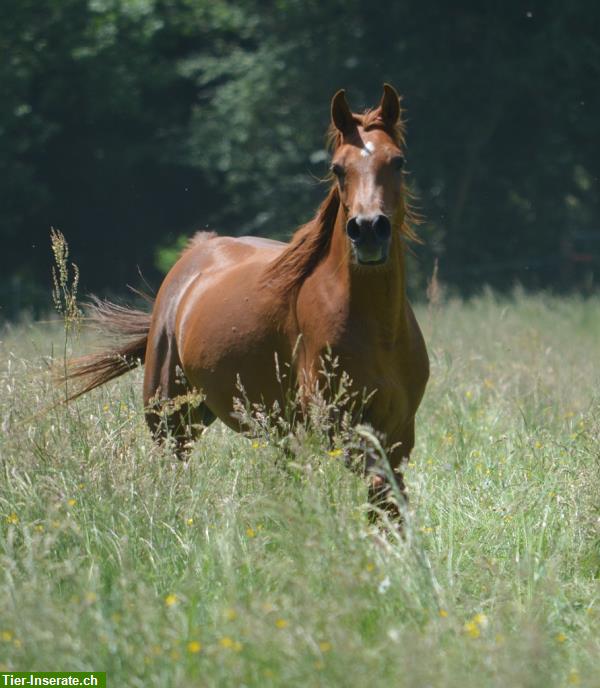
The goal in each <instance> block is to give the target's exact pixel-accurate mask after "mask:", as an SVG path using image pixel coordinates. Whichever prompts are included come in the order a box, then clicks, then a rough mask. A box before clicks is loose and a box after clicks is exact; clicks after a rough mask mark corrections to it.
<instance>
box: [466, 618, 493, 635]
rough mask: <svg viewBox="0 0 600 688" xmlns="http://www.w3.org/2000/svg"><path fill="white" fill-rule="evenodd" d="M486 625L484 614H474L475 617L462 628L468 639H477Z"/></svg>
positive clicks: (486, 619)
mask: <svg viewBox="0 0 600 688" xmlns="http://www.w3.org/2000/svg"><path fill="white" fill-rule="evenodd" d="M487 625H488V618H487V616H486V615H485V614H481V613H479V614H475V616H474V617H473V618H472V619H471V620H470V621H467V622H466V623H465V625H464V626H463V630H464V632H465V633H466V634H467V635H468V636H469V638H479V636H480V635H481V631H482V629H484V628H486V626H487Z"/></svg>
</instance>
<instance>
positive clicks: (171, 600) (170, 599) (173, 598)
mask: <svg viewBox="0 0 600 688" xmlns="http://www.w3.org/2000/svg"><path fill="white" fill-rule="evenodd" d="M177 601H178V598H177V595H175V594H174V593H171V594H169V595H167V596H166V597H165V604H166V605H167V607H172V606H173V605H175V604H177Z"/></svg>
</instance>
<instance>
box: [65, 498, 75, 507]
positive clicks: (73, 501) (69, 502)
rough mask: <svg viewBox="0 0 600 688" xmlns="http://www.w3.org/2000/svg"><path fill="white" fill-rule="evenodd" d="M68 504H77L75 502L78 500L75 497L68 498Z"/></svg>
mask: <svg viewBox="0 0 600 688" xmlns="http://www.w3.org/2000/svg"><path fill="white" fill-rule="evenodd" d="M67 504H68V505H69V506H75V504H77V500H76V499H73V498H71V499H67Z"/></svg>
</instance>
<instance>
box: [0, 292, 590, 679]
mask: <svg viewBox="0 0 600 688" xmlns="http://www.w3.org/2000/svg"><path fill="white" fill-rule="evenodd" d="M419 319H420V322H421V324H422V326H423V330H424V333H425V336H426V340H427V342H428V347H429V351H430V356H431V359H432V376H431V381H430V384H429V387H428V390H427V393H426V397H425V400H424V403H423V405H422V407H421V410H420V412H419V416H418V422H417V445H416V448H415V451H414V453H413V456H412V459H411V462H410V464H409V466H408V468H407V471H406V475H407V483H408V489H409V494H410V505H409V513H408V514H407V518H406V527H405V539H399V538H398V537H397V536H396V535H395V534H394V533H393V532H389V533H387V534H386V533H385V532H384V533H383V534H382V533H381V532H379V534H378V533H377V529H376V528H374V527H373V526H372V525H370V524H369V522H368V520H367V518H366V516H365V500H366V487H365V484H364V481H363V480H362V479H360V478H359V477H357V476H356V475H354V474H351V473H350V472H348V471H347V470H346V469H345V468H344V467H343V466H342V462H341V460H340V458H339V457H338V456H337V455H336V452H331V453H328V451H327V447H326V446H323V445H319V444H318V443H317V442H316V441H311V440H310V438H307V441H306V444H305V446H303V447H302V448H301V449H300V450H299V452H298V455H297V456H295V457H294V460H292V459H290V458H289V456H288V457H287V458H286V456H284V455H283V454H282V453H281V452H280V450H279V449H278V448H277V447H276V446H275V445H272V444H269V443H264V442H258V441H255V442H252V441H250V440H247V439H244V438H243V437H240V436H236V435H234V434H233V433H231V432H229V431H227V430H225V429H224V428H223V427H222V426H219V425H218V424H215V425H214V426H213V427H212V428H211V429H210V430H209V431H208V433H207V434H206V436H205V438H204V439H203V440H202V441H201V442H199V443H198V444H197V445H196V446H195V448H194V450H193V455H192V460H191V461H190V463H189V465H187V466H184V465H182V464H180V463H178V462H177V461H176V460H174V459H173V457H172V456H171V455H170V454H169V453H168V452H167V451H166V450H160V449H157V448H155V447H153V446H152V442H151V440H150V437H149V435H148V433H147V431H146V428H145V425H144V420H143V413H142V409H141V401H140V379H141V374H140V372H139V371H136V372H135V373H132V374H130V375H129V376H128V377H125V378H122V379H121V380H120V381H119V382H118V383H116V384H113V385H109V386H107V387H106V388H104V389H101V390H99V391H98V392H96V393H93V394H91V395H89V396H88V397H87V398H83V399H81V400H80V401H78V402H76V403H75V404H73V405H72V406H70V407H69V408H64V407H59V408H55V409H54V410H50V411H47V412H46V413H44V412H41V410H42V409H44V408H46V407H48V406H49V405H50V404H51V402H52V401H53V400H55V399H57V398H59V397H60V393H61V392H60V390H56V389H53V388H52V386H51V384H50V376H49V373H48V366H49V359H50V357H51V356H52V354H53V352H54V356H55V358H56V359H57V360H59V361H60V359H61V356H62V353H61V352H62V348H63V341H64V336H63V334H62V331H61V329H60V327H58V326H56V327H51V326H49V325H27V324H21V325H19V326H12V327H8V328H6V329H5V330H4V331H3V332H2V334H1V336H0V339H1V340H2V341H1V344H0V351H1V364H0V389H1V396H0V423H1V436H0V466H1V472H2V475H1V479H0V669H1V670H9V669H12V670H30V669H31V670H33V669H36V670H46V671H58V670H98V671H100V670H105V671H106V672H107V677H108V685H109V686H111V687H117V686H119V687H129V686H132V687H133V686H155V687H157V688H158V687H160V688H164V687H171V686H173V687H175V686H368V687H369V688H374V687H378V686H386V687H387V686H410V687H411V688H412V687H421V686H423V687H425V686H444V687H446V686H450V687H452V686H461V687H462V686H467V687H468V686H499V687H500V686H502V687H512V686H544V687H547V686H568V685H581V686H600V299H591V300H580V299H576V298H572V299H555V298H552V297H549V296H543V295H541V296H527V295H523V294H515V295H514V296H513V297H512V298H510V299H506V300H497V299H495V298H494V297H493V296H492V295H489V294H488V295H484V296H481V297H479V298H477V299H474V300H472V301H469V302H467V303H462V302H458V301H457V302H452V301H450V302H448V303H446V304H444V305H442V306H441V307H439V308H437V309H435V310H431V309H427V308H425V307H423V308H421V309H420V311H419ZM80 346H81V345H80ZM332 454H333V455H332Z"/></svg>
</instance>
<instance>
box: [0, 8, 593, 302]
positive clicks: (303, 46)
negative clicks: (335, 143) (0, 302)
mask: <svg viewBox="0 0 600 688" xmlns="http://www.w3.org/2000/svg"><path fill="white" fill-rule="evenodd" d="M599 33H600V9H599V6H597V5H593V4H590V3H589V2H587V0H573V2H569V3H564V2H558V0H551V1H550V2H541V0H534V1H533V2H531V3H529V4H528V6H527V7H524V6H523V3H522V2H520V0H510V1H509V2H504V3H501V4H499V3H483V4H472V3H471V4H469V3H462V4H460V3H459V5H456V3H453V4H448V3H444V2H441V1H437V2H434V3H431V2H430V3H418V2H414V1H413V2H409V3H377V4H375V6H373V5H372V3H371V4H366V3H364V2H360V1H359V0H344V1H343V2H342V1H341V0H331V1H330V2H327V3H323V2H312V1H310V2H306V1H304V2H299V1H296V0H278V1H275V2H267V3H265V2H258V1H257V0H243V1H241V2H231V1H230V0H211V2H208V0H37V1H36V2H33V1H32V0H5V2H3V3H2V5H1V7H0V51H1V52H2V54H3V55H6V56H7V58H6V59H5V60H3V61H2V63H1V64H0V84H1V85H2V93H3V99H2V107H1V108H0V153H1V155H0V236H1V237H2V239H3V252H2V258H1V260H2V263H1V265H2V278H1V281H0V290H3V291H4V292H5V293H7V295H8V296H10V297H11V298H13V299H14V298H16V296H17V295H18V294H17V292H19V291H20V292H22V299H25V300H27V299H30V298H32V295H31V286H32V285H35V284H40V283H43V284H45V283H46V282H47V279H48V273H49V265H48V255H47V252H46V251H45V246H46V236H47V231H48V228H49V226H51V225H55V226H60V227H61V228H62V229H63V231H64V232H65V234H66V236H67V237H69V240H70V241H71V245H72V249H73V252H74V255H76V256H77V259H78V261H79V263H80V267H81V269H82V274H84V275H85V276H86V280H87V282H86V284H85V285H82V286H84V287H85V288H86V289H104V288H112V289H115V288H118V289H121V288H122V287H123V285H124V284H126V283H127V282H131V281H132V279H133V277H134V275H135V274H136V266H139V267H140V268H141V270H142V272H143V273H144V274H147V275H148V277H149V278H150V279H151V280H152V281H153V282H155V283H158V281H159V279H160V274H159V273H160V270H158V271H157V270H155V265H154V257H155V255H156V250H157V246H166V245H168V244H174V243H175V241H176V239H177V237H179V236H181V235H183V234H186V235H187V234H190V233H191V232H192V231H193V230H195V229H200V228H204V227H206V226H207V225H208V226H210V228H211V229H216V230H218V231H220V232H227V233H233V234H241V233H247V232H251V233H257V234H264V235H269V236H274V237H286V236H289V234H290V233H291V232H292V231H293V229H294V228H295V227H296V226H297V225H298V224H300V223H301V222H304V221H306V220H307V219H308V218H309V217H310V216H311V214H312V213H313V212H314V209H315V207H316V205H317V204H318V202H319V200H320V199H321V197H322V196H323V194H324V188H323V185H322V184H320V183H319V181H318V180H319V179H321V178H322V177H323V176H324V173H325V171H326V170H327V156H326V155H325V154H324V150H323V134H324V131H325V129H326V127H327V124H328V120H329V102H330V99H331V96H332V94H333V93H334V92H335V91H336V90H337V89H338V88H340V87H345V88H347V89H348V94H349V98H350V102H351V103H352V105H353V106H354V107H355V109H357V110H360V109H362V108H363V107H366V106H370V105H373V104H374V103H375V102H376V101H377V99H378V98H379V96H380V91H381V84H382V82H383V81H384V80H387V81H390V82H392V83H394V84H395V85H396V86H397V88H398V89H399V90H400V91H401V92H402V93H403V94H405V104H406V108H407V113H408V124H409V131H408V134H409V135H408V141H409V170H410V175H411V177H410V178H411V185H412V187H413V188H414V190H415V191H416V192H417V195H418V197H419V198H420V200H419V206H420V207H421V209H422V211H423V214H424V215H425V217H426V219H427V223H426V225H425V226H424V228H423V234H424V236H425V239H426V241H427V245H426V248H424V249H418V251H417V255H418V257H419V261H418V262H417V263H415V265H414V266H413V273H415V274H416V275H417V276H418V279H417V280H416V283H418V284H419V285H420V287H421V286H422V284H423V279H422V278H423V274H424V273H427V274H429V273H430V270H431V264H432V261H433V258H434V257H435V256H438V257H439V258H440V276H441V278H442V279H443V280H444V281H446V282H450V283H452V284H455V285H458V286H459V287H461V288H463V289H468V288H471V287H473V286H477V285H479V284H481V283H490V284H494V285H496V286H500V287H503V288H506V287H509V286H511V285H512V283H513V281H514V280H515V279H518V280H520V281H521V282H522V283H524V284H526V285H528V286H544V285H550V284H552V285H558V286H572V285H575V286H578V285H581V282H582V280H583V277H584V276H585V275H586V274H589V275H593V272H594V271H596V272H597V268H598V261H599V260H600V259H599V258H598V245H599V244H600V239H599V233H598V226H597V221H596V218H597V217H598V204H599V193H598V179H599V171H598V162H597V161H598V160H599V159H600V154H599V151H598V140H599V138H598V136H597V117H596V114H595V113H596V111H597V110H598V89H597V82H598V77H599V76H600V51H599V49H598V40H597V36H598V34H599ZM578 237H584V239H583V241H584V242H585V244H586V249H585V251H580V250H578V248H577V242H578V241H580V239H578ZM578 253H583V254H585V255H584V256H583V258H581V256H580V257H579V258H577V254H578ZM573 257H575V258H576V259H577V260H580V259H582V260H587V261H588V264H587V267H586V266H585V265H582V264H581V263H577V262H576V260H574V259H573ZM589 261H591V263H590V262H589ZM159 267H161V268H162V267H164V263H163V264H161V266H159ZM5 301H6V302H8V305H9V306H10V301H9V299H8V298H7V299H5Z"/></svg>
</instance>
